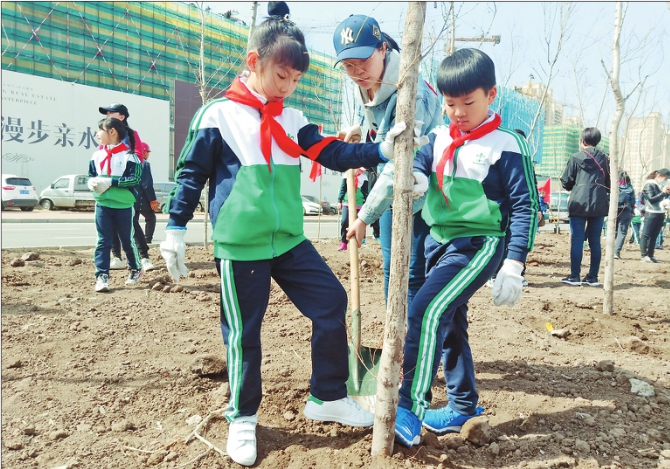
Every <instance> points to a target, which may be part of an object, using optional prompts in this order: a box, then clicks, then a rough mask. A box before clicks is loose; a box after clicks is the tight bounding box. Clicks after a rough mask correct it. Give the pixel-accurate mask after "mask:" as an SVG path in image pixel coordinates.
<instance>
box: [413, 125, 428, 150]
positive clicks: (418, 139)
mask: <svg viewBox="0 0 670 469" xmlns="http://www.w3.org/2000/svg"><path fill="white" fill-rule="evenodd" d="M422 127H423V121H414V149H417V148H419V147H422V146H424V145H427V144H428V142H430V140H429V139H428V135H421V128H422Z"/></svg>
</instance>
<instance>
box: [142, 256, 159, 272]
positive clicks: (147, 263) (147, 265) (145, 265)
mask: <svg viewBox="0 0 670 469" xmlns="http://www.w3.org/2000/svg"><path fill="white" fill-rule="evenodd" d="M140 265H141V266H142V270H143V271H145V272H147V271H149V270H154V269H155V268H156V267H154V264H153V262H151V259H149V258H146V259H142V260H141V261H140Z"/></svg>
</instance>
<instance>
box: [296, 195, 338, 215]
mask: <svg viewBox="0 0 670 469" xmlns="http://www.w3.org/2000/svg"><path fill="white" fill-rule="evenodd" d="M302 197H303V198H304V199H307V200H309V201H310V202H312V203H315V204H317V205H319V199H318V198H317V197H314V196H312V195H303V196H302ZM321 209H322V213H323V214H324V215H336V214H337V206H336V205H335V206H333V205H330V204H329V203H328V201H327V200H322V201H321Z"/></svg>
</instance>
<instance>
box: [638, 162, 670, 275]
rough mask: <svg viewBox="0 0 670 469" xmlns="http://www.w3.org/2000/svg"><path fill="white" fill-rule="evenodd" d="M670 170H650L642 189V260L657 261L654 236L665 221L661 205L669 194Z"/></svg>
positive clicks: (656, 236)
mask: <svg viewBox="0 0 670 469" xmlns="http://www.w3.org/2000/svg"><path fill="white" fill-rule="evenodd" d="M669 178H670V170H668V169H666V168H663V169H658V170H656V171H652V172H651V173H650V174H649V175H648V176H647V181H646V182H645V183H644V188H643V189H642V198H643V199H644V225H643V227H642V234H641V235H640V254H641V260H642V262H653V263H658V262H659V261H658V260H657V259H656V258H655V257H654V249H655V248H656V238H658V235H659V233H660V232H661V229H663V223H664V222H665V210H664V209H663V207H662V206H661V204H662V203H663V201H664V200H666V199H668V195H670V185H668V179H669Z"/></svg>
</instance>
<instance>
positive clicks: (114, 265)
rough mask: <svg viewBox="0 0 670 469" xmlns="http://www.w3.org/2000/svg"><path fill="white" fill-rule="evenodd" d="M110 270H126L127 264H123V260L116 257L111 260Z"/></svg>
mask: <svg viewBox="0 0 670 469" xmlns="http://www.w3.org/2000/svg"><path fill="white" fill-rule="evenodd" d="M109 268H110V269H111V270H120V269H125V268H126V263H125V262H123V261H122V260H121V259H119V258H118V257H115V258H114V259H112V260H111V262H110V263H109Z"/></svg>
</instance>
